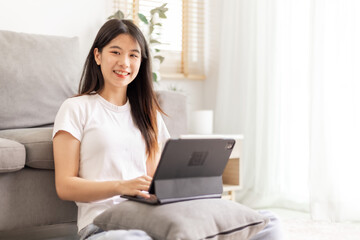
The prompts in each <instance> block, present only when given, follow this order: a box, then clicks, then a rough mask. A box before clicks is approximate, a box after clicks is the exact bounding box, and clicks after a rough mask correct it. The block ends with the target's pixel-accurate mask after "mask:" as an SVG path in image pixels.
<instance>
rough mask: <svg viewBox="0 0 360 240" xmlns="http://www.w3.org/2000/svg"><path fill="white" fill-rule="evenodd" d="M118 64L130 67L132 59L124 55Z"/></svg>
mask: <svg viewBox="0 0 360 240" xmlns="http://www.w3.org/2000/svg"><path fill="white" fill-rule="evenodd" d="M118 64H119V65H120V66H123V67H129V65H130V59H129V57H128V56H126V55H122V56H120V57H119V59H118Z"/></svg>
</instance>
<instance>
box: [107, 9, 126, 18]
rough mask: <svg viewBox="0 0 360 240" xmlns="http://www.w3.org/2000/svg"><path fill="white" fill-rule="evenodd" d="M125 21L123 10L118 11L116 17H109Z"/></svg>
mask: <svg viewBox="0 0 360 240" xmlns="http://www.w3.org/2000/svg"><path fill="white" fill-rule="evenodd" d="M113 18H114V19H120V20H121V19H124V18H125V15H124V13H123V12H122V11H121V10H117V11H116V12H115V13H114V15H111V16H110V17H108V18H107V19H113Z"/></svg>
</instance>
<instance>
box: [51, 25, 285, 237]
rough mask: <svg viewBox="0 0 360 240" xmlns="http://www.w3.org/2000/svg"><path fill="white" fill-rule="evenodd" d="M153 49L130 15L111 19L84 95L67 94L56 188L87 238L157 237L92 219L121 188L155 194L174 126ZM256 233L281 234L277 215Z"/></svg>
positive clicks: (91, 58) (87, 68) (59, 119)
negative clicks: (158, 93)
mask: <svg viewBox="0 0 360 240" xmlns="http://www.w3.org/2000/svg"><path fill="white" fill-rule="evenodd" d="M151 76H152V71H151V62H150V55H149V49H148V46H147V44H146V41H145V38H144V36H143V34H142V33H141V31H140V30H139V29H138V28H137V27H136V26H135V25H134V24H133V23H132V22H131V21H128V20H116V19H113V20H109V21H108V22H106V23H105V24H104V25H103V26H102V27H101V29H100V30H99V32H98V34H97V36H96V38H95V41H94V43H93V45H92V47H91V49H90V52H89V55H88V57H87V59H86V62H85V65H84V70H83V74H82V77H81V81H80V86H79V95H78V96H76V97H73V98H70V99H67V100H66V101H65V102H64V103H63V104H62V106H61V108H60V110H59V112H58V114H57V116H56V119H55V124H54V131H53V145H54V158H55V181H56V191H57V193H58V195H59V197H60V198H61V199H63V200H69V201H75V202H76V204H77V206H78V229H79V230H80V231H79V235H80V239H89V240H93V239H151V238H150V237H149V236H148V235H147V234H146V233H145V232H143V231H139V230H131V231H124V230H117V231H108V232H104V231H102V230H101V229H99V228H98V227H96V226H95V225H93V224H92V222H93V219H94V218H95V217H96V216H98V215H99V214H101V213H102V212H103V211H105V210H106V209H108V208H110V207H112V206H114V205H115V204H118V203H120V202H121V201H123V199H121V198H120V197H119V195H125V194H126V195H139V196H142V197H145V198H148V197H149V195H148V194H147V193H146V191H147V190H148V189H149V186H150V182H151V179H152V176H153V174H154V172H155V169H156V166H157V163H158V160H159V153H160V150H161V147H162V145H163V144H164V143H165V141H166V140H167V139H168V138H169V133H168V131H167V129H166V126H165V124H164V122H163V120H162V118H161V115H160V113H161V112H162V110H161V109H160V107H159V104H158V102H157V100H156V98H155V94H154V91H153V88H152V78H151ZM262 214H263V215H267V216H268V217H269V218H270V219H271V222H270V224H268V226H267V227H266V228H265V229H264V230H263V231H261V232H259V233H258V234H257V235H256V236H254V238H253V240H255V239H256V240H258V239H266V240H271V239H273V240H275V239H276V240H280V239H281V236H280V235H281V234H280V232H279V227H278V223H277V219H276V218H275V217H273V215H272V214H271V213H269V212H263V213H262Z"/></svg>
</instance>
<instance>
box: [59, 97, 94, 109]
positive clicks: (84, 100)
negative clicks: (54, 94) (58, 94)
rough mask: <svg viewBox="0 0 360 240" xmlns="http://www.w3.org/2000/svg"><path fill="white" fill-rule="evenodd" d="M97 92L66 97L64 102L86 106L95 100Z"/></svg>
mask: <svg viewBox="0 0 360 240" xmlns="http://www.w3.org/2000/svg"><path fill="white" fill-rule="evenodd" d="M96 96H97V94H85V95H80V96H74V97H70V98H68V99H66V100H65V101H64V103H63V104H66V105H74V106H85V105H87V104H91V103H92V102H94V100H95V98H96Z"/></svg>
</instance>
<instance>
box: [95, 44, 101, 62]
mask: <svg viewBox="0 0 360 240" xmlns="http://www.w3.org/2000/svg"><path fill="white" fill-rule="evenodd" d="M94 58H95V62H96V64H97V65H99V66H100V65H101V53H100V52H99V49H98V48H95V49H94Z"/></svg>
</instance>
